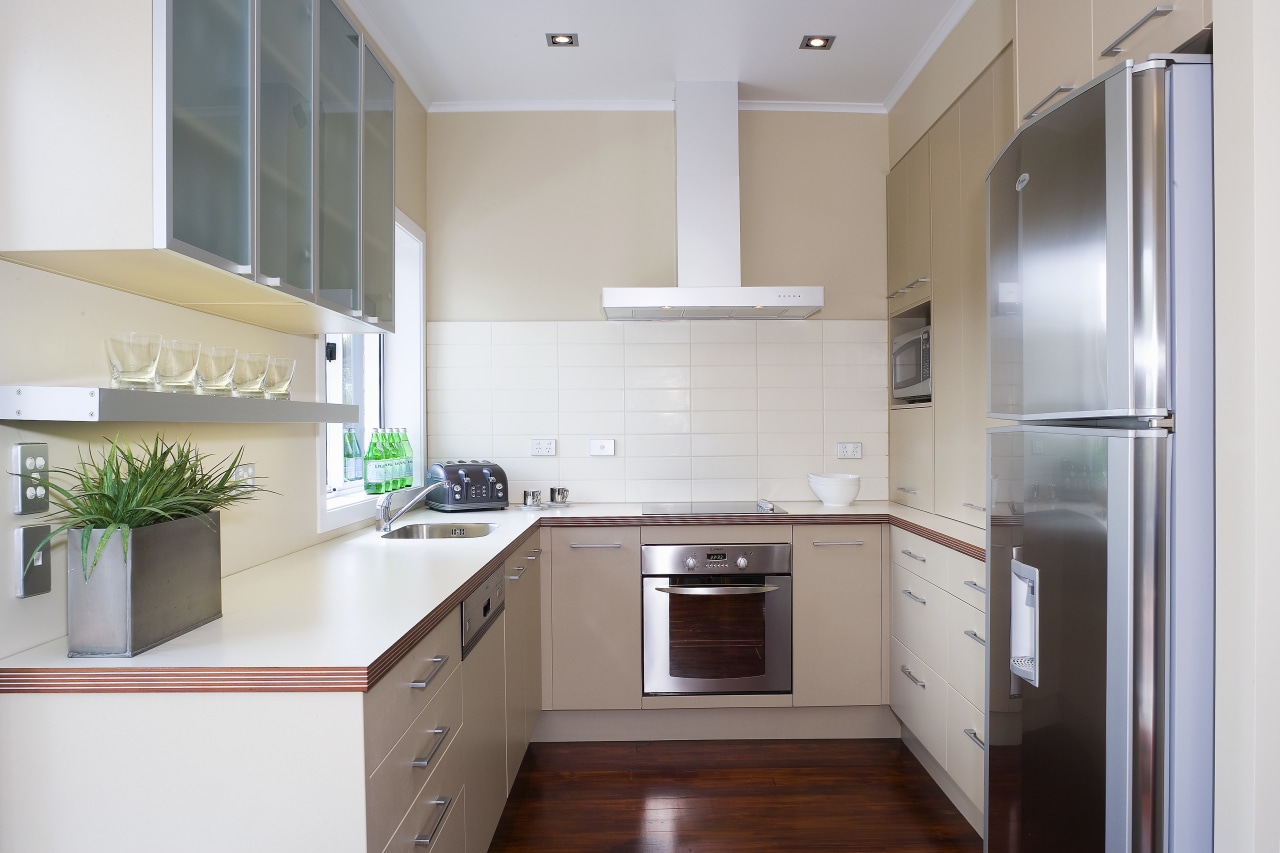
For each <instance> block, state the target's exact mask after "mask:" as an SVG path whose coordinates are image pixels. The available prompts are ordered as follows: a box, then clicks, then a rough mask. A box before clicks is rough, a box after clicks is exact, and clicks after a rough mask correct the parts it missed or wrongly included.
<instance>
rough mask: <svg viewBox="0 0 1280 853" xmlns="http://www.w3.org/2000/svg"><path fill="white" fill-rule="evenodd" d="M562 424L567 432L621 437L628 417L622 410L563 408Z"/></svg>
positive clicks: (603, 436)
mask: <svg viewBox="0 0 1280 853" xmlns="http://www.w3.org/2000/svg"><path fill="white" fill-rule="evenodd" d="M618 393H619V394H621V393H622V392H621V391H619V392H618ZM560 425H561V427H562V429H563V430H564V431H565V432H569V433H590V434H591V437H592V438H619V437H620V436H621V435H622V434H623V433H624V432H625V431H626V418H625V416H624V415H623V413H622V411H621V410H618V411H616V412H572V411H565V410H561V412H560ZM618 452H621V451H618Z"/></svg>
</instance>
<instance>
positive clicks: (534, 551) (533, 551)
mask: <svg viewBox="0 0 1280 853" xmlns="http://www.w3.org/2000/svg"><path fill="white" fill-rule="evenodd" d="M529 553H530V554H541V553H542V549H541V548H530V549H529Z"/></svg>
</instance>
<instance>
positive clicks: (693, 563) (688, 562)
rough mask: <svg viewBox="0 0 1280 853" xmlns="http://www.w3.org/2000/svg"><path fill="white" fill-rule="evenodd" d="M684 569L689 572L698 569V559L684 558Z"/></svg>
mask: <svg viewBox="0 0 1280 853" xmlns="http://www.w3.org/2000/svg"><path fill="white" fill-rule="evenodd" d="M684 567H685V568H686V569H688V570H689V571H693V570H694V569H696V568H698V558H697V557H686V558H685V561H684Z"/></svg>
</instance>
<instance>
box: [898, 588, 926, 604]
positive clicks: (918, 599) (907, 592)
mask: <svg viewBox="0 0 1280 853" xmlns="http://www.w3.org/2000/svg"><path fill="white" fill-rule="evenodd" d="M901 592H902V594H903V595H905V596H906V597H907V598H909V599H911V600H912V601H914V602H915V603H916V604H928V603H929V602H928V600H926V599H923V598H921V597H920V596H918V595H916V594H915V593H914V592H912V591H911V590H909V589H904V590H901Z"/></svg>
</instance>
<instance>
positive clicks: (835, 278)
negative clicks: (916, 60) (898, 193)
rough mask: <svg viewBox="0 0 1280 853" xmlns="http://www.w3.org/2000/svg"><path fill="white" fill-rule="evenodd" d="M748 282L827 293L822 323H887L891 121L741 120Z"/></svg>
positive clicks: (785, 115)
mask: <svg viewBox="0 0 1280 853" xmlns="http://www.w3.org/2000/svg"><path fill="white" fill-rule="evenodd" d="M738 128H739V130H738V135H739V137H740V143H739V163H740V165H739V171H740V172H741V193H742V279H743V280H742V283H743V284H744V285H748V286H767V285H779V284H784V285H821V286H823V287H825V288H826V292H825V297H826V306H825V307H824V308H823V309H822V311H821V312H820V313H819V314H818V315H817V318H821V319H830V320H834V319H859V320H869V319H878V318H882V317H885V316H886V303H885V299H884V291H885V277H886V275H887V273H886V270H885V263H886V260H885V216H884V210H885V199H884V183H885V176H886V175H887V174H888V172H889V152H888V147H887V130H888V119H887V117H886V116H884V115H861V114H849V113H792V112H742V113H739V114H738Z"/></svg>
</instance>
